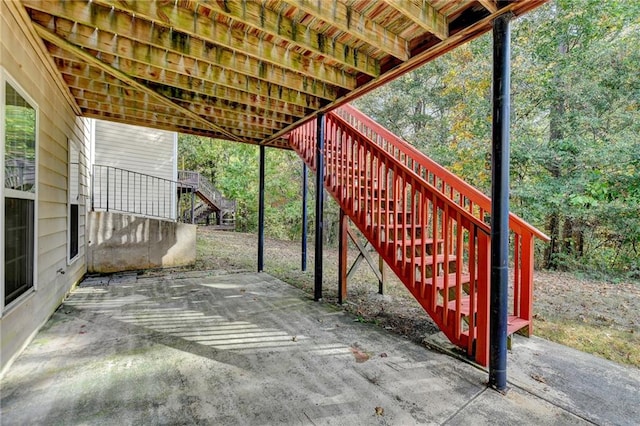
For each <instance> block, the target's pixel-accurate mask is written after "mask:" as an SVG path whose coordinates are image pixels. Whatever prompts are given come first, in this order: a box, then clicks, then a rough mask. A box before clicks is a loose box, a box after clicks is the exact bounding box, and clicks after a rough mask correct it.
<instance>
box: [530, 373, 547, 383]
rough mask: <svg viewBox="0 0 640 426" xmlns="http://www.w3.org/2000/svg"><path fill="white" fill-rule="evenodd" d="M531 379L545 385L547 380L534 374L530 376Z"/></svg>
mask: <svg viewBox="0 0 640 426" xmlns="http://www.w3.org/2000/svg"><path fill="white" fill-rule="evenodd" d="M531 378H532V379H533V380H535V381H536V382H540V383H547V380H546V379H545V378H544V377H542V376H541V375H539V374H535V373H534V374H532V375H531Z"/></svg>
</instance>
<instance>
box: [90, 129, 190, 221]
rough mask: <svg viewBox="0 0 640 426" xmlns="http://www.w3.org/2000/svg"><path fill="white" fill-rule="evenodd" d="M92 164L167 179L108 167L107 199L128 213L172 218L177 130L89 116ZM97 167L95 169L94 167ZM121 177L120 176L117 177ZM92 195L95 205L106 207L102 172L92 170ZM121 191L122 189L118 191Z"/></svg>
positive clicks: (175, 175) (104, 176)
mask: <svg viewBox="0 0 640 426" xmlns="http://www.w3.org/2000/svg"><path fill="white" fill-rule="evenodd" d="M92 122H93V125H94V126H95V128H94V130H93V133H94V157H95V158H94V164H96V165H102V166H112V167H117V168H119V169H124V170H130V171H133V172H137V173H141V174H144V175H150V176H155V177H159V178H163V179H166V180H167V181H161V182H159V181H153V182H154V183H150V182H149V181H147V180H146V179H144V178H142V177H141V176H138V177H137V178H138V180H135V179H136V178H135V176H134V175H131V174H127V173H124V174H121V173H120V172H119V171H112V172H111V175H110V177H109V181H110V184H111V185H112V186H111V191H110V201H111V203H110V204H111V207H112V208H113V206H114V205H116V206H119V207H122V208H120V209H118V207H116V208H115V209H116V210H123V211H127V212H131V213H139V214H142V215H148V216H161V217H164V218H170V219H175V218H176V193H177V188H176V187H175V185H173V184H170V183H169V182H168V181H176V180H177V145H178V139H177V133H176V132H169V131H166V130H158V129H151V128H147V127H138V126H132V125H128V124H121V123H113V122H108V121H103V120H92ZM96 170H98V169H96ZM120 179H121V180H120ZM95 183H96V185H95V186H94V197H95V205H96V209H100V210H104V209H106V203H105V200H106V174H105V173H104V170H103V171H102V175H98V173H96V182H95ZM119 192H122V193H119Z"/></svg>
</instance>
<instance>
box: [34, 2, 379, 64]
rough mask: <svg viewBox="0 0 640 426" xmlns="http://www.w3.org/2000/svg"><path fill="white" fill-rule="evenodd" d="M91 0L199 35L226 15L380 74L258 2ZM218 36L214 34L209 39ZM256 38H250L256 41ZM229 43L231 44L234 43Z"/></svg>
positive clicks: (368, 61) (288, 52)
mask: <svg viewBox="0 0 640 426" xmlns="http://www.w3.org/2000/svg"><path fill="white" fill-rule="evenodd" d="M31 1H33V0H31ZM94 1H95V2H99V3H100V4H104V5H108V6H110V7H111V6H113V7H114V8H115V9H118V10H122V11H126V12H129V13H135V14H136V16H140V17H144V18H145V19H149V20H152V22H155V23H157V24H162V25H166V26H170V27H174V28H177V29H180V31H184V32H186V33H188V34H191V35H193V36H197V37H203V38H204V36H203V35H201V34H202V33H203V31H205V32H206V31H207V29H208V28H210V27H211V26H214V27H216V26H222V25H223V24H220V22H218V21H217V19H216V18H217V16H225V17H227V18H229V19H232V20H233V21H236V22H239V23H242V24H245V25H248V26H249V27H250V28H255V29H258V30H260V31H264V32H266V33H267V34H269V35H270V36H274V37H278V38H279V39H281V40H285V41H287V42H288V43H291V44H292V45H294V46H297V47H300V48H303V49H305V50H307V51H309V52H312V53H314V54H317V55H322V56H328V57H329V58H330V59H331V60H332V61H334V62H335V63H336V64H338V65H340V66H342V67H348V69H349V70H351V71H350V72H351V73H355V72H362V73H365V74H367V75H371V76H377V75H379V74H380V65H379V62H378V61H377V60H375V59H373V58H371V57H368V56H366V55H363V54H362V55H358V54H357V53H356V54H354V52H353V51H352V49H351V48H350V47H349V46H347V45H345V44H343V43H340V42H338V41H335V42H334V40H326V38H325V37H324V36H323V35H322V34H320V33H318V32H316V31H313V30H311V29H309V28H307V27H304V26H303V25H300V24H299V23H297V22H294V21H293V20H291V19H289V18H287V17H284V16H281V15H279V14H278V13H277V12H274V11H271V10H269V9H266V8H264V7H263V6H262V3H261V2H256V1H253V0H248V1H244V0H243V1H239V0H234V1H225V2H217V1H214V2H173V1H171V2H157V1H137V2H127V3H126V4H123V3H122V2H120V1H118V0H94ZM225 32H226V31H225ZM231 32H233V31H231ZM238 32H241V31H238ZM241 33H244V32H241ZM207 38H208V37H207ZM219 38H220V37H213V38H212V40H217V39H219ZM256 40H257V43H258V45H259V46H262V48H264V47H265V44H264V43H268V44H274V45H277V43H272V42H271V41H270V40H268V39H266V38H263V39H262V42H261V39H260V38H258V37H256ZM256 40H251V41H253V42H254V43H255V42H256ZM241 42H244V40H241ZM235 46H236V47H237V46H242V49H243V50H244V49H245V45H244V44H240V45H238V44H236V45H235ZM229 47H230V48H233V46H229ZM259 50H260V49H259ZM291 52H292V51H291V49H285V52H284V53H285V54H286V55H289V56H290V55H291ZM285 54H283V55H282V57H283V58H284V57H286V56H285ZM262 55H263V54H262V53H258V54H257V57H259V58H262V57H263V56H262ZM303 56H304V55H303Z"/></svg>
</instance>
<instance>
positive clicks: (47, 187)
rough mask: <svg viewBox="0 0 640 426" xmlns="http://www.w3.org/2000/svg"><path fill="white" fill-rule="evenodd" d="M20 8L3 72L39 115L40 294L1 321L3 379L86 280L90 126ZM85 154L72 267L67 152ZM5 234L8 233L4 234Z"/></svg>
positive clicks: (3, 41) (12, 13) (2, 36)
mask: <svg viewBox="0 0 640 426" xmlns="http://www.w3.org/2000/svg"><path fill="white" fill-rule="evenodd" d="M27 20H28V17H27V16H26V12H25V11H24V8H22V6H21V4H20V3H19V2H6V1H2V2H0V68H1V69H2V72H4V73H6V74H7V75H8V76H11V78H12V80H14V81H15V82H16V84H17V85H19V86H20V88H21V89H22V91H24V92H25V93H26V94H27V95H28V96H29V97H30V98H31V99H32V100H33V102H34V104H35V105H37V107H38V134H37V140H38V151H37V157H38V164H37V176H38V183H37V194H36V212H37V214H36V223H37V225H36V226H37V230H36V237H35V238H36V252H35V262H36V273H35V282H36V283H37V287H36V290H35V291H34V292H32V293H30V294H29V296H28V297H26V298H25V299H23V300H21V301H19V303H17V304H15V305H12V306H11V307H10V309H7V310H4V311H3V312H2V313H1V316H0V335H1V336H2V340H1V348H0V350H1V353H0V371H3V370H4V369H5V368H6V367H7V365H8V364H9V363H10V362H11V361H12V360H13V358H14V357H15V356H16V354H18V353H19V352H20V351H21V350H22V348H23V347H24V346H25V345H26V344H27V343H28V342H29V340H30V339H31V338H32V337H33V336H34V335H35V333H36V332H37V331H38V329H39V328H40V327H41V326H42V325H43V324H44V322H45V321H46V320H47V319H48V318H49V316H50V315H51V314H52V313H53V312H54V311H55V309H56V308H57V307H58V306H59V305H60V303H61V302H62V300H63V299H64V297H65V296H66V294H67V293H68V292H69V290H70V289H71V288H72V286H73V285H74V284H75V283H76V282H78V280H79V279H80V278H82V276H83V275H84V274H85V273H86V270H87V269H86V268H87V267H86V259H85V244H86V242H85V238H86V237H85V230H84V227H85V221H86V198H87V195H88V194H89V192H88V188H89V186H88V184H89V181H88V176H89V173H88V171H89V170H88V165H89V161H88V160H89V146H90V143H89V142H90V141H89V136H90V133H89V130H90V128H89V120H87V119H82V118H78V117H77V116H76V114H75V113H74V111H73V109H72V107H71V105H70V104H69V101H68V97H67V95H66V94H65V91H64V90H62V89H61V87H60V86H61V84H60V83H59V82H58V81H57V79H59V78H60V76H59V75H58V74H57V73H56V74H53V73H52V72H51V70H52V69H53V66H52V65H51V60H50V58H49V57H48V56H47V55H46V54H45V53H44V52H43V51H42V41H41V40H39V39H38V38H37V36H36V35H35V34H34V32H33V30H32V28H31V26H30V24H28V23H27V22H28V21H27ZM69 139H72V140H73V141H75V142H76V143H77V146H78V150H79V163H80V165H79V175H80V197H79V200H78V202H79V203H80V209H79V228H78V229H79V247H78V259H77V260H76V261H75V262H73V263H72V264H71V265H67V260H68V259H67V253H68V250H67V233H68V173H69V165H68V155H69V154H68V144H67V141H68V140H69ZM0 232H4V230H1V231H0Z"/></svg>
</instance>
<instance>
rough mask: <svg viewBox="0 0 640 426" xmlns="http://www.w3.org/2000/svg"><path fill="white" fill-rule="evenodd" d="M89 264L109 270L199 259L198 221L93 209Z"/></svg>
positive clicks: (97, 269)
mask: <svg viewBox="0 0 640 426" xmlns="http://www.w3.org/2000/svg"><path fill="white" fill-rule="evenodd" d="M88 228H89V241H88V243H87V244H88V252H87V264H88V265H87V266H88V269H89V272H98V273H107V272H118V271H131V270H137V269H147V268H167V267H172V266H183V265H189V264H193V263H195V261H196V229H197V227H196V226H195V225H189V224H185V223H176V222H169V221H164V220H158V219H151V218H147V217H140V216H132V215H127V214H122V213H113V212H90V213H89V219H88Z"/></svg>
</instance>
